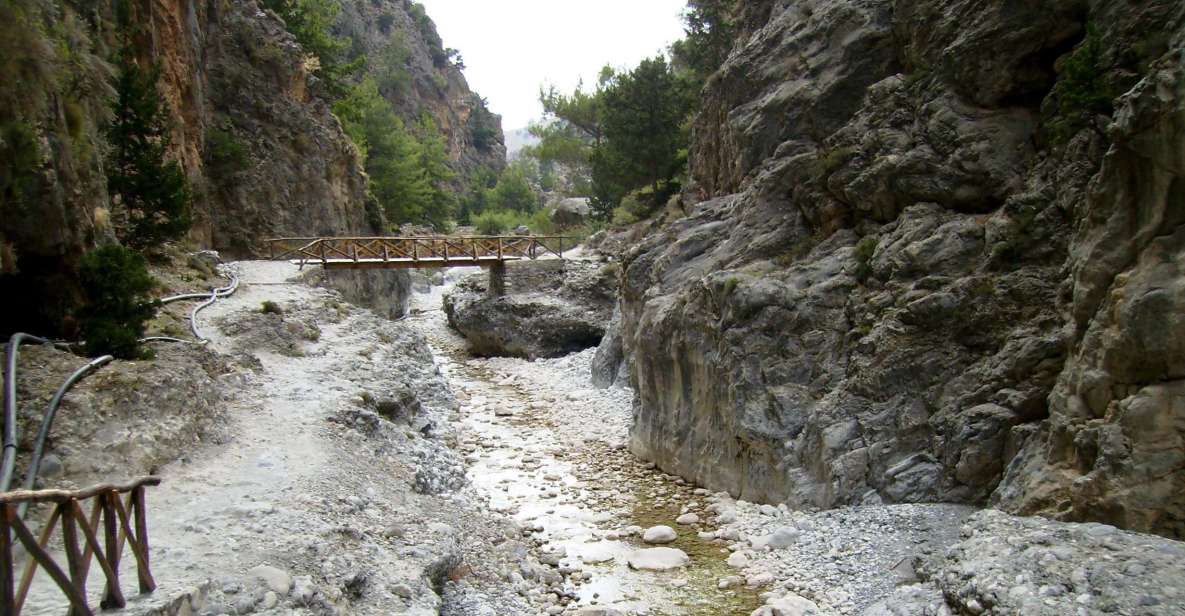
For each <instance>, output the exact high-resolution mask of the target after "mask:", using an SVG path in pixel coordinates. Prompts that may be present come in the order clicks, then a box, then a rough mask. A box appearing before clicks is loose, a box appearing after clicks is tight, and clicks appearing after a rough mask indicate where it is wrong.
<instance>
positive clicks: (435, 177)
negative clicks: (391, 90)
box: [333, 78, 456, 228]
mask: <svg viewBox="0 0 1185 616" xmlns="http://www.w3.org/2000/svg"><path fill="white" fill-rule="evenodd" d="M333 110H334V113H335V114H337V116H338V118H339V119H340V120H341V122H342V126H343V127H344V128H345V131H346V134H348V135H349V136H350V138H351V139H352V140H353V141H354V144H355V145H357V146H358V150H359V152H361V153H362V155H363V157H364V160H365V167H366V172H367V174H369V175H370V191H371V194H372V195H373V196H374V198H375V200H376V201H377V202H378V204H379V206H380V207H381V209H382V211H383V212H384V213H385V214H386V218H387V220H388V221H390V222H391V223H393V224H396V225H398V224H402V223H408V222H411V223H426V224H432V225H435V226H436V227H437V228H444V227H446V226H448V225H449V224H450V220H451V218H452V217H453V215H454V210H455V209H456V199H455V197H454V196H453V195H452V194H451V193H450V192H449V191H448V187H447V186H445V183H446V182H448V181H449V180H451V179H452V177H453V176H452V171H451V170H450V169H449V167H448V165H447V161H448V158H447V152H446V151H445V146H444V141H443V139H442V138H441V136H440V131H439V129H437V128H436V125H435V123H434V122H432V121H431V120H430V119H422V120H421V122H420V123H419V125H418V129H419V131H420V135H418V138H417V135H415V134H413V133H412V132H411V131H409V130H408V129H407V127H406V126H405V125H404V124H403V120H401V119H400V118H399V116H398V115H396V114H395V111H394V109H392V108H391V104H390V103H388V102H387V100H386V99H384V98H383V97H382V95H381V94H379V90H378V86H377V84H376V83H375V81H374V79H371V78H367V79H364V80H363V81H362V83H360V84H358V86H356V87H355V88H354V89H353V90H351V91H350V93H349V94H348V95H347V96H346V97H345V98H343V99H342V100H340V101H338V102H337V103H335V104H334V106H333Z"/></svg>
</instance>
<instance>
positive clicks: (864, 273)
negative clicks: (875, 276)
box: [856, 236, 880, 282]
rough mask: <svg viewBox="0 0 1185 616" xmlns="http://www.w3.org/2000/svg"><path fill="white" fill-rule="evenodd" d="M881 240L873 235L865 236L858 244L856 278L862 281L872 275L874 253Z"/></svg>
mask: <svg viewBox="0 0 1185 616" xmlns="http://www.w3.org/2000/svg"><path fill="white" fill-rule="evenodd" d="M879 243H880V241H879V240H878V239H877V238H875V237H872V236H868V237H865V238H864V239H861V240H860V243H859V244H856V279H857V280H859V281H860V282H864V281H865V280H868V277H869V276H872V255H873V254H875V253H876V247H877V245H878V244H879Z"/></svg>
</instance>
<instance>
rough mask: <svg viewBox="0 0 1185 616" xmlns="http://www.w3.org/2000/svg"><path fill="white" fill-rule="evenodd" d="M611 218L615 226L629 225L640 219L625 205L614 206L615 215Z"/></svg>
mask: <svg viewBox="0 0 1185 616" xmlns="http://www.w3.org/2000/svg"><path fill="white" fill-rule="evenodd" d="M610 220H611V221H612V223H613V226H614V227H628V226H630V225H632V224H634V223H636V222H638V221H639V220H640V219H639V218H638V217H637V216H635V215H634V214H633V213H631V212H630V211H629V209H627V208H626V207H625V206H624V205H619V206H617V207H615V208H613V215H612V216H611V218H610Z"/></svg>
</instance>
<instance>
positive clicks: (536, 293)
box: [444, 260, 617, 359]
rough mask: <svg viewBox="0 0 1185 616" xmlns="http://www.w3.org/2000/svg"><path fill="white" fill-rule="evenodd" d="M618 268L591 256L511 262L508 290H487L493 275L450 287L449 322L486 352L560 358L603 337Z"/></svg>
mask: <svg viewBox="0 0 1185 616" xmlns="http://www.w3.org/2000/svg"><path fill="white" fill-rule="evenodd" d="M616 278H617V277H616V271H615V270H614V269H613V268H612V267H611V266H605V265H604V264H601V263H597V262H592V261H570V260H568V261H560V260H554V261H525V262H520V263H510V264H507V268H506V294H505V295H503V296H500V297H491V296H489V294H488V290H487V288H486V287H487V283H488V274H487V273H486V272H484V271H483V272H481V273H477V274H473V275H471V276H469V277H467V278H465V279H464V280H462V281H461V282H459V283H457V286H456V287H455V288H453V289H452V290H450V291H449V292H447V293H446V294H445V297H444V310H445V313H446V314H447V315H448V319H449V324H450V325H451V326H452V327H453V329H456V330H457V331H458V332H460V333H461V335H463V336H465V339H466V340H467V341H468V342H469V347H470V351H471V352H473V353H475V354H478V355H485V356H510V357H525V358H528V359H536V358H539V357H558V356H561V355H567V354H568V353H573V352H576V351H581V350H583V349H587V348H590V347H595V346H597V345H598V344H599V343H600V342H601V338H602V337H603V336H604V334H605V327H606V325H607V324H608V323H609V320H610V316H611V314H612V310H613V296H614V293H615V291H616Z"/></svg>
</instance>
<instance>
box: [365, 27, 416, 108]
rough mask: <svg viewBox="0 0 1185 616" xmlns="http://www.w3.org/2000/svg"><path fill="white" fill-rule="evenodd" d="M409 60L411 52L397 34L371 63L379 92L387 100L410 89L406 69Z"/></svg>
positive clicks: (408, 74)
mask: <svg viewBox="0 0 1185 616" xmlns="http://www.w3.org/2000/svg"><path fill="white" fill-rule="evenodd" d="M410 58H411V50H410V49H408V47H407V43H406V41H404V39H403V35H402V34H398V35H396V36H394V37H392V38H391V40H390V41H389V42H388V43H387V45H386V46H385V47H383V49H382V51H380V52H379V53H378V56H377V57H376V58H375V59H374V61H373V62H372V63H371V64H372V68H373V74H374V77H375V80H376V82H377V83H378V87H379V92H382V94H383V96H385V97H387V99H388V100H390V99H391V98H394V97H396V96H400V95H402V94H404V93H405V92H407V91H408V89H409V88H410V87H411V72H409V71H408V68H407V63H408V60H409V59H410Z"/></svg>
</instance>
